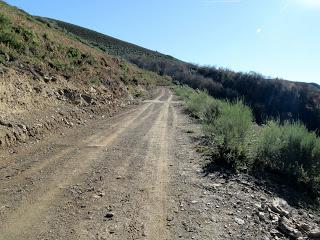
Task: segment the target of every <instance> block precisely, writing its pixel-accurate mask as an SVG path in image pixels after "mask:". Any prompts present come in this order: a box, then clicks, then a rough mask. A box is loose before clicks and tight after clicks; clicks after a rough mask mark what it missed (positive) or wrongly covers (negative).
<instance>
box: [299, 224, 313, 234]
mask: <svg viewBox="0 0 320 240" xmlns="http://www.w3.org/2000/svg"><path fill="white" fill-rule="evenodd" d="M297 228H298V229H299V230H300V231H301V232H305V233H307V232H309V231H310V229H311V227H310V226H309V225H308V224H306V223H298V224H297Z"/></svg>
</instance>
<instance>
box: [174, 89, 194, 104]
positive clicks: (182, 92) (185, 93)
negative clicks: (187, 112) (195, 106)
mask: <svg viewBox="0 0 320 240" xmlns="http://www.w3.org/2000/svg"><path fill="white" fill-rule="evenodd" d="M173 90H174V92H175V94H176V95H177V96H179V97H180V98H181V99H182V100H185V101H186V100H189V98H190V96H191V95H192V94H194V90H193V89H192V88H190V87H187V86H174V87H173Z"/></svg>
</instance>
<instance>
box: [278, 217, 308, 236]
mask: <svg viewBox="0 0 320 240" xmlns="http://www.w3.org/2000/svg"><path fill="white" fill-rule="evenodd" d="M278 229H279V230H280V232H282V233H283V234H285V235H286V236H288V237H290V238H293V239H300V238H302V237H303V235H302V233H301V232H300V231H299V230H297V229H295V228H294V227H293V226H292V225H291V224H290V222H289V220H288V219H287V218H286V217H282V218H281V219H280V220H279V224H278Z"/></svg>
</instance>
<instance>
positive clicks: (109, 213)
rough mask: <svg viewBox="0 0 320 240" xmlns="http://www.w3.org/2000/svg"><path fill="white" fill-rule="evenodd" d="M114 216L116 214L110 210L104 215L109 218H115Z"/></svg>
mask: <svg viewBox="0 0 320 240" xmlns="http://www.w3.org/2000/svg"><path fill="white" fill-rule="evenodd" d="M113 216H114V213H112V212H108V213H107V214H106V215H105V216H104V217H105V218H108V219H111V218H113Z"/></svg>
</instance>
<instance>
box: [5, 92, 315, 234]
mask: <svg viewBox="0 0 320 240" xmlns="http://www.w3.org/2000/svg"><path fill="white" fill-rule="evenodd" d="M182 110H183V108H182V106H181V103H180V102H178V101H175V98H174V97H173V96H172V94H171V92H170V91H169V90H167V89H162V90H161V91H160V93H159V95H158V97H157V98H156V99H154V100H149V101H145V102H144V103H143V104H141V105H139V106H131V107H129V108H127V109H126V110H125V111H122V112H120V113H118V114H116V115H114V116H113V117H109V118H100V119H96V120H91V121H88V123H87V125H86V126H79V127H77V128H73V129H67V130H65V131H64V132H63V135H61V134H54V135H52V136H51V137H50V138H45V139H43V140H42V141H40V142H33V143H30V144H24V145H21V146H18V147H16V148H15V151H13V152H12V151H10V152H9V153H8V151H2V153H1V156H2V158H1V161H0V221H1V225H0V239H1V240H2V239H4V240H7V239H8V240H9V239H10V240H15V239H24V240H28V239H30V240H31V239H32V240H36V239H50V240H51V239H70V240H72V239H84V240H87V239H150V240H152V239H164V240H165V239H286V238H287V235H285V234H282V233H280V232H279V231H278V230H276V228H277V226H278V222H272V221H271V220H269V217H270V216H274V217H278V215H277V214H276V213H273V212H272V211H271V212H269V213H268V209H269V208H268V209H267V210H266V212H263V211H264V209H262V208H263V204H266V205H268V204H269V203H270V204H271V203H272V201H273V200H274V197H277V194H275V193H274V192H271V191H267V190H266V189H265V188H264V187H262V186H259V185H258V184H256V183H255V181H254V180H253V179H251V178H249V177H246V176H244V175H234V176H232V177H230V176H228V175H225V174H223V173H222V172H213V173H208V174H207V175H206V176H205V175H204V174H203V173H204V172H203V166H204V164H205V163H206V160H205V158H203V157H202V156H200V155H199V154H198V153H197V152H196V150H195V145H194V138H195V137H197V138H198V137H199V136H201V133H200V132H201V131H200V129H199V126H198V125H197V124H195V123H194V122H193V120H191V119H190V118H189V117H187V116H186V115H185V114H183V111H182ZM271 205H272V204H271ZM271 205H270V206H271ZM299 211H300V210H299V209H297V208H293V207H290V214H291V213H294V214H296V215H297V216H299V217H295V218H296V220H297V221H299V223H302V221H305V222H306V223H307V224H309V226H310V227H312V228H315V227H316V225H314V223H317V221H318V218H317V217H316V216H315V215H314V214H311V212H309V213H308V212H306V211H304V210H303V211H302V212H301V214H300V212H299ZM259 212H260V213H261V214H262V213H263V216H265V218H266V219H265V220H263V219H262V216H260V215H261V214H260V215H259ZM267 214H270V216H269V215H267ZM272 214H273V215H272ZM279 217H280V216H279ZM267 218H268V219H267ZM279 221H280V220H279Z"/></svg>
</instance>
